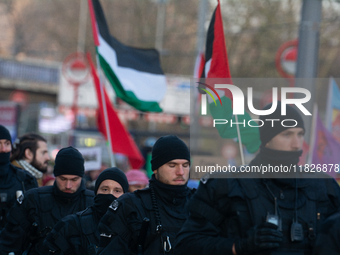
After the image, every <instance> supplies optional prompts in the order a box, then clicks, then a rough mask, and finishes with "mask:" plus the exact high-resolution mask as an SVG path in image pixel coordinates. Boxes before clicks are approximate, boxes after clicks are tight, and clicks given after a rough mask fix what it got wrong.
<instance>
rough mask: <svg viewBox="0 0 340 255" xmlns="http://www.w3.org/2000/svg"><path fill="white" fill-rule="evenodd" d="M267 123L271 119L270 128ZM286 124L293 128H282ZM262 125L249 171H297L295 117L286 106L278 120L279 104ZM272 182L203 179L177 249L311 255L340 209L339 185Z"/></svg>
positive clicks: (299, 124)
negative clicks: (330, 217)
mask: <svg viewBox="0 0 340 255" xmlns="http://www.w3.org/2000/svg"><path fill="white" fill-rule="evenodd" d="M270 108H271V105H268V106H266V107H265V108H264V109H265V110H266V109H270ZM265 118H266V119H271V120H275V123H274V126H273V123H272V121H269V122H268V121H265ZM284 119H290V120H294V121H291V122H289V125H291V124H292V125H294V124H296V125H295V126H294V127H289V126H288V122H284V123H285V124H286V125H285V126H284V125H281V123H282V121H283V120H284ZM261 120H263V121H264V125H263V126H262V127H260V130H259V131H260V139H261V147H260V152H259V154H258V155H257V156H256V157H255V158H254V159H253V160H252V161H251V162H250V167H252V166H258V167H260V166H261V167H263V166H267V167H269V166H272V167H275V166H276V167H279V166H291V167H294V166H297V164H298V161H299V157H300V156H301V154H302V150H301V148H302V144H303V137H304V124H303V120H302V118H301V116H300V114H299V112H298V111H297V110H296V109H295V108H293V107H291V106H287V113H286V115H285V116H281V104H280V103H279V105H278V107H277V109H276V110H275V111H274V112H273V113H272V114H270V115H267V116H261ZM295 121H296V122H295ZM224 177H226V176H224ZM232 177H234V176H232ZM238 177H239V176H238ZM250 177H254V176H250ZM255 177H256V175H255ZM271 177H272V178H271V179H269V178H266V179H261V178H248V179H246V178H228V179H227V178H214V179H212V178H210V179H209V178H205V179H202V180H201V183H200V186H199V188H198V190H197V192H196V194H195V195H194V196H193V199H192V200H191V201H190V202H189V206H188V207H189V210H190V216H189V219H188V220H187V221H186V223H185V224H184V225H183V228H182V230H181V231H180V233H179V235H178V237H177V245H176V250H177V251H178V252H179V253H181V254H195V255H196V254H233V255H235V254H237V255H242V254H296V255H298V254H301V255H302V254H311V253H312V251H313V246H314V243H315V238H316V236H317V234H318V231H319V230H320V225H321V222H322V221H323V220H324V219H325V218H326V217H327V216H328V215H330V214H332V213H334V212H335V211H336V210H339V208H340V190H339V186H338V185H337V183H336V182H335V181H334V180H333V179H331V178H325V176H323V177H324V179H311V178H310V179H301V178H300V179H298V178H296V176H293V178H281V179H280V178H275V176H273V175H272V176H271ZM287 177H288V176H287ZM289 177H292V176H289Z"/></svg>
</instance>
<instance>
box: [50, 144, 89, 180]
mask: <svg viewBox="0 0 340 255" xmlns="http://www.w3.org/2000/svg"><path fill="white" fill-rule="evenodd" d="M53 174H54V176H59V175H64V174H68V175H78V176H80V177H83V175H84V158H83V156H82V155H81V153H80V152H79V151H78V150H77V149H76V148H73V147H72V146H69V147H67V148H62V149H61V150H60V151H59V152H58V154H57V156H56V158H55V164H54V172H53Z"/></svg>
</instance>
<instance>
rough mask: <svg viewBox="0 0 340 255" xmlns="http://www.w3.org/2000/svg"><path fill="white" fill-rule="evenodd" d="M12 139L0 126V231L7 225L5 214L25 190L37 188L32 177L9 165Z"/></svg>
mask: <svg viewBox="0 0 340 255" xmlns="http://www.w3.org/2000/svg"><path fill="white" fill-rule="evenodd" d="M11 150H12V138H11V135H10V133H9V131H8V130H7V129H6V128H5V127H4V126H2V125H0V231H1V229H2V228H3V227H4V226H5V224H6V223H7V218H6V216H7V212H8V210H9V208H11V207H12V206H13V205H14V203H15V201H16V199H18V198H19V197H20V196H21V194H24V193H25V192H26V191H27V190H29V189H32V188H36V187H38V184H37V181H36V180H35V179H34V177H33V176H32V175H30V174H29V173H27V172H25V171H23V170H22V169H19V168H17V167H15V166H13V165H11V164H10V160H9V159H10V155H11Z"/></svg>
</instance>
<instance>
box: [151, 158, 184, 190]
mask: <svg viewBox="0 0 340 255" xmlns="http://www.w3.org/2000/svg"><path fill="white" fill-rule="evenodd" d="M189 170H190V163H189V161H188V160H186V159H174V160H171V161H169V162H168V163H165V164H164V165H162V166H161V167H159V168H158V169H157V170H155V171H154V173H155V177H156V179H157V180H158V181H160V182H162V183H165V184H169V185H184V184H186V183H187V182H188V179H189Z"/></svg>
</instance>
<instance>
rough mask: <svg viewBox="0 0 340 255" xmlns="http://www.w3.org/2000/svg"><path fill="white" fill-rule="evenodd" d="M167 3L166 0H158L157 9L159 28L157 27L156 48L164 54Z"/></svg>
mask: <svg viewBox="0 0 340 255" xmlns="http://www.w3.org/2000/svg"><path fill="white" fill-rule="evenodd" d="M165 2H166V0H158V3H157V4H158V7H157V26H156V40H155V48H156V49H157V50H158V51H159V53H160V54H162V50H163V36H164V26H165Z"/></svg>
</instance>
